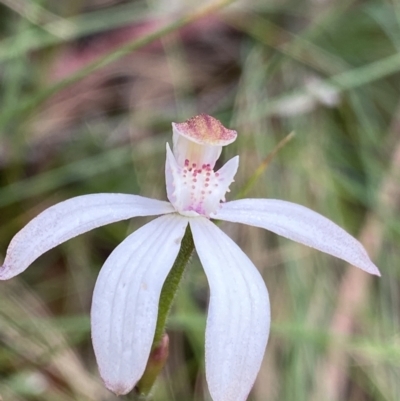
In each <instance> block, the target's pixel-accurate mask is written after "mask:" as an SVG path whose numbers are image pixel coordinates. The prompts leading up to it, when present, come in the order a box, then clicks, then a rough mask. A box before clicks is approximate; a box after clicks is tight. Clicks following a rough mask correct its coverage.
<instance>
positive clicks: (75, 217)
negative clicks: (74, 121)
mask: <svg viewBox="0 0 400 401" xmlns="http://www.w3.org/2000/svg"><path fill="white" fill-rule="evenodd" d="M172 126H173V151H172V152H171V149H170V147H169V145H168V144H167V157H166V169H165V175H166V183H167V194H168V199H169V201H170V202H164V201H160V200H154V199H149V198H145V197H141V196H137V195H126V194H92V195H84V196H78V197H76V198H72V199H69V200H67V201H64V202H61V203H59V204H57V205H55V206H52V207H50V208H49V209H47V210H45V211H44V212H42V213H41V214H39V216H37V217H36V218H34V219H33V220H32V221H31V222H30V223H28V224H27V225H26V227H24V228H23V229H22V230H21V231H20V232H19V233H18V234H17V235H16V236H15V237H14V238H13V240H12V241H11V244H10V246H9V248H8V251H7V255H6V258H5V261H4V264H3V266H2V267H1V268H0V279H3V280H6V279H9V278H11V277H13V276H15V275H17V274H19V273H21V272H22V271H24V270H25V269H26V268H27V267H28V266H29V265H30V264H31V263H32V262H33V261H34V260H35V259H36V258H38V257H39V256H40V255H42V254H43V253H44V252H46V251H48V250H49V249H51V248H53V247H55V246H57V245H59V244H61V243H62V242H64V241H67V240H69V239H70V238H72V237H75V236H77V235H79V234H82V233H84V232H86V231H89V230H92V229H94V228H96V227H99V226H102V225H105V224H109V223H113V222H116V221H119V220H125V219H130V218H132V217H135V216H155V215H162V217H159V218H157V219H155V220H153V221H152V222H150V223H148V224H146V225H145V226H143V227H142V228H140V229H139V230H137V231H135V232H134V233H133V234H131V235H129V236H128V238H126V239H125V240H124V241H123V242H122V243H121V244H120V245H119V246H118V247H117V248H116V249H115V250H114V251H113V252H112V253H111V255H110V256H109V258H108V259H107V261H106V262H105V264H104V266H103V268H102V269H101V271H100V274H99V277H98V279H97V282H96V286H95V290H94V294H93V303H92V310H91V318H92V337H93V346H94V351H95V354H96V358H97V362H98V365H99V370H100V373H101V376H102V378H103V380H104V382H105V384H106V386H107V387H108V388H109V389H110V390H111V391H113V392H114V393H116V394H126V393H128V392H129V391H130V390H132V388H133V387H134V386H135V384H136V383H137V381H138V380H139V379H140V378H141V376H142V374H143V372H144V370H145V367H146V363H147V360H148V358H149V354H150V351H151V347H152V341H153V337H154V331H155V327H156V320H157V312H158V304H159V298H160V292H161V289H162V286H163V283H164V281H165V279H166V277H167V275H168V273H169V271H170V269H171V267H172V265H173V263H174V260H175V259H176V257H177V254H178V252H179V249H180V246H181V240H182V238H183V235H184V233H185V229H186V227H187V225H188V224H189V225H190V228H191V231H192V235H193V241H194V244H195V248H196V250H197V254H198V256H199V258H200V261H201V263H202V265H203V267H204V270H205V273H206V275H207V279H208V282H209V285H210V288H211V291H210V293H211V296H210V304H209V310H208V318H207V328H206V346H205V349H206V377H207V383H208V387H209V390H210V394H211V396H212V398H213V400H214V401H243V400H246V398H247V396H248V394H249V392H250V390H251V387H252V385H253V383H254V381H255V378H256V376H257V373H258V370H259V368H260V365H261V362H262V359H263V355H264V351H265V347H266V344H267V339H268V333H269V327H270V306H269V300H268V292H267V289H266V287H265V284H264V281H263V279H262V277H261V275H260V273H259V272H258V270H257V269H256V267H255V266H254V265H253V263H252V262H251V261H250V259H249V258H248V257H247V256H246V255H245V254H244V253H243V252H242V251H241V250H240V248H239V247H238V246H237V245H236V244H235V243H234V242H233V241H232V240H231V239H230V238H229V237H228V236H227V235H226V234H224V233H223V232H222V231H221V230H220V229H219V228H218V227H217V226H216V225H215V224H213V223H212V222H211V220H210V219H218V220H225V221H230V222H235V223H243V224H249V225H252V226H256V227H261V228H265V229H267V230H270V231H272V232H274V233H276V234H279V235H282V236H283V237H286V238H289V239H292V240H294V241H297V242H300V243H302V244H305V245H308V246H310V247H313V248H316V249H319V250H320V251H323V252H326V253H328V254H330V255H333V256H336V257H338V258H341V259H343V260H345V261H346V262H348V263H350V264H352V265H354V266H357V267H359V268H360V269H362V270H365V271H366V272H368V273H371V274H376V275H379V270H378V268H377V267H376V266H375V265H374V264H373V263H372V262H371V260H370V259H369V257H368V255H367V253H366V251H365V249H364V248H363V246H362V245H361V244H360V243H359V242H358V241H357V240H356V239H355V238H353V237H352V236H351V235H349V234H348V233H346V232H345V231H344V230H343V229H341V228H340V227H339V226H337V225H336V224H335V223H333V222H332V221H330V220H328V219H326V218H325V217H323V216H321V215H319V214H317V213H315V212H313V211H312V210H309V209H307V208H305V207H303V206H300V205H297V204H294V203H290V202H286V201H282V200H275V199H240V200H236V201H232V202H227V203H223V202H224V201H225V193H226V192H227V191H228V187H229V185H230V184H231V183H232V181H233V178H234V176H235V174H236V171H237V168H238V165H239V158H238V156H236V157H234V158H232V159H231V160H229V161H228V162H227V163H226V164H225V165H224V166H223V167H222V168H221V169H219V170H218V171H217V172H216V171H214V165H215V162H216V161H217V159H218V157H219V156H220V154H221V150H222V146H225V145H228V144H229V143H231V142H233V141H234V140H235V139H236V135H237V134H236V132H235V131H233V130H229V129H226V128H224V127H223V126H222V124H221V123H220V122H219V121H218V120H216V119H214V118H213V117H210V116H207V115H199V116H196V117H193V118H191V119H189V120H188V121H186V122H184V123H179V124H175V123H173V124H172ZM221 201H222V203H221Z"/></svg>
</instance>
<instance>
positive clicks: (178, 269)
mask: <svg viewBox="0 0 400 401" xmlns="http://www.w3.org/2000/svg"><path fill="white" fill-rule="evenodd" d="M193 250H194V243H193V237H192V232H191V231H190V226H189V225H188V226H187V228H186V231H185V235H184V236H183V239H182V244H181V249H180V250H179V253H178V256H177V257H176V260H175V262H174V264H173V266H172V269H171V271H170V272H169V274H168V276H167V279H166V280H165V283H164V285H163V288H162V290H161V295H160V301H159V304H158V305H159V306H158V317H157V324H156V330H155V334H154V339H153V346H152V351H151V353H150V356H149V360H148V362H147V366H146V369H145V371H144V373H143V376H142V378H141V379H140V380H139V382H138V383H137V384H136V387H135V391H136V394H137V396H138V401H142V400H148V399H149V393H150V391H151V388H152V387H153V384H154V382H155V381H156V379H157V376H158V374H159V373H160V371H161V370H162V368H163V366H164V364H165V362H166V361H167V358H168V336H167V334H165V326H166V323H167V318H168V315H169V312H170V310H171V306H172V302H173V300H174V298H175V294H176V293H177V291H178V287H179V283H180V282H181V280H182V276H183V273H184V271H185V267H186V265H187V263H188V262H189V259H190V256H191V255H192V253H193Z"/></svg>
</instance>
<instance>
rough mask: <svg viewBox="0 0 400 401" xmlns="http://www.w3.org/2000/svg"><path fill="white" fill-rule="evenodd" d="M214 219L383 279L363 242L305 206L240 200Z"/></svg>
mask: <svg viewBox="0 0 400 401" xmlns="http://www.w3.org/2000/svg"><path fill="white" fill-rule="evenodd" d="M212 218H215V219H218V220H226V221H231V222H235V223H243V224H249V225H252V226H256V227H261V228H265V229H267V230H270V231H272V232H274V233H276V234H279V235H282V236H283V237H286V238H289V239H291V240H293V241H296V242H300V243H301V244H304V245H308V246H310V247H312V248H315V249H318V250H320V251H322V252H325V253H328V254H330V255H333V256H336V257H338V258H340V259H343V260H345V261H346V262H348V263H350V264H352V265H354V266H356V267H358V268H360V269H362V270H364V271H366V272H367V273H371V274H376V275H378V276H380V273H379V270H378V268H377V267H376V266H375V265H374V264H373V263H372V261H371V260H370V258H369V257H368V254H367V252H366V250H365V249H364V247H363V246H362V245H361V244H360V242H358V241H357V240H356V239H355V238H354V237H352V236H351V235H350V234H348V233H347V232H346V231H345V230H343V229H342V228H340V227H339V226H338V225H336V224H335V223H334V222H332V221H331V220H329V219H327V218H326V217H324V216H321V215H320V214H318V213H316V212H314V211H312V210H310V209H308V208H306V207H304V206H301V205H297V204H295V203H291V202H286V201H282V200H277V199H240V200H237V201H232V202H228V203H225V204H223V205H222V207H221V208H220V210H219V211H218V212H217V213H215V214H213V215H212Z"/></svg>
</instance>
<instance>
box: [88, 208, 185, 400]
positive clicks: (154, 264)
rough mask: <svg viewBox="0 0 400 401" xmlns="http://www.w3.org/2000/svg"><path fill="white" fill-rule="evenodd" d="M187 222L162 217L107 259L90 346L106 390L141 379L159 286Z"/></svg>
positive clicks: (127, 388)
mask: <svg viewBox="0 0 400 401" xmlns="http://www.w3.org/2000/svg"><path fill="white" fill-rule="evenodd" d="M186 226H187V219H186V218H183V217H180V216H178V215H175V214H174V215H171V216H162V217H159V218H158V219H156V220H153V221H152V222H150V223H148V224H146V225H145V226H143V227H141V228H140V229H139V230H137V231H135V232H134V233H133V234H131V235H130V236H129V237H128V238H126V239H125V240H124V241H123V242H122V243H121V244H120V245H119V246H118V247H117V248H116V249H115V250H114V251H113V252H112V253H111V255H110V256H109V258H108V259H107V261H106V262H105V264H104V266H103V268H102V269H101V271H100V274H99V277H98V279H97V282H96V286H95V289H94V294H93V302H92V310H91V319H92V340H93V347H94V351H95V354H96V358H97V363H98V365H99V370H100V374H101V376H102V378H103V380H104V382H105V384H106V386H107V388H108V389H110V390H111V391H113V392H114V393H116V394H126V393H128V392H129V391H130V390H131V389H132V388H133V386H134V385H135V384H136V382H137V381H138V380H139V379H140V378H141V376H142V374H143V372H144V369H145V367H146V363H147V360H148V358H149V354H150V350H151V345H152V342H153V337H154V332H155V327H156V321H157V313H158V302H159V298H160V293H161V289H162V286H163V284H164V281H165V278H166V277H167V275H168V273H169V271H170V270H171V267H172V265H173V263H174V261H175V259H176V256H177V254H178V252H179V249H180V245H181V241H182V238H183V235H184V232H185V228H186Z"/></svg>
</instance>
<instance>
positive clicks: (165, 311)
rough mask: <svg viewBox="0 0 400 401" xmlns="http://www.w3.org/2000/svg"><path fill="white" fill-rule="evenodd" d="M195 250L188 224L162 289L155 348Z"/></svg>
mask: <svg viewBox="0 0 400 401" xmlns="http://www.w3.org/2000/svg"><path fill="white" fill-rule="evenodd" d="M193 250H194V243H193V237H192V232H191V231H190V226H189V225H188V226H187V228H186V231H185V235H184V236H183V239H182V245H181V249H180V251H179V253H178V256H177V257H176V260H175V262H174V265H173V266H172V269H171V271H170V272H169V274H168V276H167V279H166V280H165V283H164V286H163V288H162V291H161V296H160V302H159V306H158V317H157V325H156V331H155V334H154V340H153V348H154V347H156V346H157V345H158V344H159V343H160V341H161V338H162V336H163V334H164V332H165V325H166V322H167V318H168V315H169V311H170V310H171V306H172V302H173V300H174V298H175V294H176V292H177V290H178V287H179V283H180V282H181V279H182V276H183V272H184V271H185V267H186V265H187V263H188V262H189V259H190V256H191V255H192V253H193Z"/></svg>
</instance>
